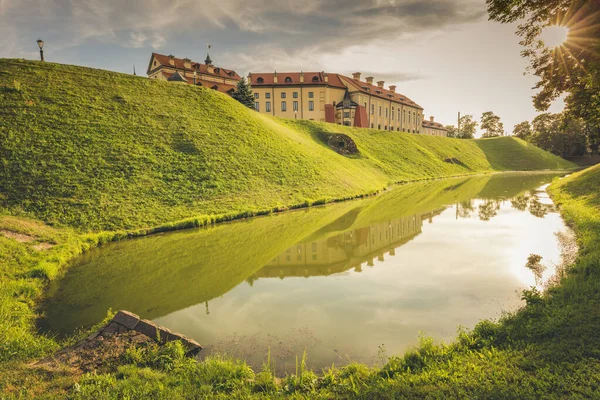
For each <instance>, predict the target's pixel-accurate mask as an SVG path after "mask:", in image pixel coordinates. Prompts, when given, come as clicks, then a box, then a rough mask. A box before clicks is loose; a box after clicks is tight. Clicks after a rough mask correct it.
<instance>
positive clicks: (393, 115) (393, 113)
mask: <svg viewBox="0 0 600 400" xmlns="http://www.w3.org/2000/svg"><path fill="white" fill-rule="evenodd" d="M395 117H396V113H395V112H394V107H392V121H393V120H394V118H395Z"/></svg>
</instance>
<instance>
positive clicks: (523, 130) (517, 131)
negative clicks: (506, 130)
mask: <svg viewBox="0 0 600 400" xmlns="http://www.w3.org/2000/svg"><path fill="white" fill-rule="evenodd" d="M531 134H532V130H531V124H530V123H529V121H523V122H521V123H520V124H517V125H515V127H514V129H513V136H515V137H518V138H519V139H523V140H529V138H530V136H531Z"/></svg>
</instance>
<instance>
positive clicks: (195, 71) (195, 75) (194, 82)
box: [194, 71, 197, 86]
mask: <svg viewBox="0 0 600 400" xmlns="http://www.w3.org/2000/svg"><path fill="white" fill-rule="evenodd" d="M196 76H197V75H196V71H194V86H196Z"/></svg>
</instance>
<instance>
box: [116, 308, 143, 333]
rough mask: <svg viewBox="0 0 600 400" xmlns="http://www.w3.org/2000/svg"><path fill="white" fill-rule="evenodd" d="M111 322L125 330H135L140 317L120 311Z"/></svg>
mask: <svg viewBox="0 0 600 400" xmlns="http://www.w3.org/2000/svg"><path fill="white" fill-rule="evenodd" d="M112 320H113V322H116V323H117V324H121V325H123V326H124V327H125V328H127V329H135V327H136V325H137V324H138V322H140V317H139V316H138V315H135V314H134V313H132V312H129V311H124V310H121V311H119V312H118V313H117V314H116V315H115V316H114V317H113V319H112Z"/></svg>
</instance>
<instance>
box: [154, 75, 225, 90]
mask: <svg viewBox="0 0 600 400" xmlns="http://www.w3.org/2000/svg"><path fill="white" fill-rule="evenodd" d="M163 75H164V76H165V78H167V79H169V78H170V77H171V76H172V75H173V74H171V73H169V72H163ZM180 75H181V74H180ZM182 76H183V75H182ZM184 78H185V79H186V80H187V82H188V83H189V84H190V85H193V84H194V78H190V77H189V76H185V77H184ZM196 85H198V86H203V87H206V88H209V89H214V88H215V87H216V89H215V90H218V91H219V92H222V93H229V91H230V90H231V89H233V90H235V89H236V87H235V86H233V85H227V84H225V83H217V82H212V81H207V80H204V79H196Z"/></svg>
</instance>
